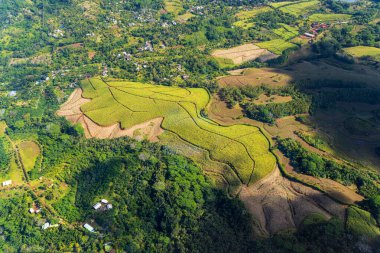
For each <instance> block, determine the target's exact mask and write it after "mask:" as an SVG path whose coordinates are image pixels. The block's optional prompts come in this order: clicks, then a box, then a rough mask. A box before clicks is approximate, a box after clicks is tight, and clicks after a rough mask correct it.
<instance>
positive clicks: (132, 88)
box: [81, 78, 276, 184]
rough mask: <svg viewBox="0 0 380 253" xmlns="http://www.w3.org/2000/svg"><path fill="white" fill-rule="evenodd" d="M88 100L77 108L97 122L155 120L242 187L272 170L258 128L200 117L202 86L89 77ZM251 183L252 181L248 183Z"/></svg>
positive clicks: (126, 123)
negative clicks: (223, 167)
mask: <svg viewBox="0 0 380 253" xmlns="http://www.w3.org/2000/svg"><path fill="white" fill-rule="evenodd" d="M82 87H83V89H84V93H83V95H84V96H86V98H88V99H91V102H88V103H86V104H83V105H82V106H81V110H82V111H83V113H84V114H85V115H86V116H87V117H89V118H90V119H91V120H92V121H94V122H95V123H96V124H99V125H101V126H105V127H107V126H110V125H114V124H115V123H120V125H121V127H122V128H123V129H128V128H131V127H133V126H135V125H137V124H140V123H142V122H146V121H148V120H150V119H154V118H163V121H162V123H161V126H162V128H163V129H165V130H167V131H168V132H170V133H173V134H175V135H176V136H178V138H180V139H181V140H183V141H185V142H188V143H190V144H192V145H194V146H196V147H199V148H200V149H203V150H206V151H207V152H208V153H209V156H210V158H211V159H212V160H214V161H217V162H221V163H224V164H226V165H228V166H229V167H230V168H231V170H232V172H233V173H235V174H236V176H237V178H238V179H239V180H240V183H242V184H250V183H253V182H254V181H256V180H259V179H260V178H262V177H264V176H265V175H267V174H269V173H270V172H271V171H272V170H273V169H274V168H275V164H276V162H275V158H274V156H273V155H272V153H271V152H270V151H269V145H270V144H269V141H268V140H267V139H266V137H265V136H264V135H263V134H262V133H261V132H260V129H259V128H257V127H253V126H247V125H233V126H222V125H219V124H217V123H216V122H214V121H211V120H209V119H206V118H204V117H202V116H201V113H200V112H201V110H202V109H203V108H206V106H207V104H208V103H209V100H210V97H209V94H208V93H207V91H206V90H204V89H201V88H190V89H185V88H178V87H165V86H157V85H149V84H142V83H135V82H127V81H119V80H110V81H108V82H106V81H103V80H101V79H99V78H92V79H89V80H86V81H84V82H83V83H82ZM253 179H254V180H253Z"/></svg>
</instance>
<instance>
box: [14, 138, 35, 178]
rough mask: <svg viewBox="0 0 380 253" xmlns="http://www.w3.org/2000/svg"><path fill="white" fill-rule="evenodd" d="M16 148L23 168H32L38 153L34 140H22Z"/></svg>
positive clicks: (27, 169) (28, 169)
mask: <svg viewBox="0 0 380 253" xmlns="http://www.w3.org/2000/svg"><path fill="white" fill-rule="evenodd" d="M18 148H19V152H20V158H21V160H22V163H23V164H24V167H25V170H26V171H30V170H32V169H33V168H34V164H35V163H36V160H37V157H38V156H39V154H40V148H39V146H38V145H37V144H36V143H35V142H34V141H23V142H21V143H20V144H19V145H18Z"/></svg>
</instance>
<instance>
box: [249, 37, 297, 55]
mask: <svg viewBox="0 0 380 253" xmlns="http://www.w3.org/2000/svg"><path fill="white" fill-rule="evenodd" d="M255 45H256V46H258V47H260V48H264V49H267V50H269V51H271V52H272V53H274V54H279V55H280V54H282V52H284V51H285V50H286V49H290V48H294V49H295V48H297V46H296V45H295V44H293V43H290V42H287V41H285V40H283V39H275V40H270V41H264V42H259V43H256V44H255Z"/></svg>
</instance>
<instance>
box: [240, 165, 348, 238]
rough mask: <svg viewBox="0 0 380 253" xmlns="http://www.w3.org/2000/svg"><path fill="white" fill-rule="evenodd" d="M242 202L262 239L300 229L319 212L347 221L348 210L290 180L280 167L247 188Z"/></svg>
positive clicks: (244, 188) (327, 217)
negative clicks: (301, 225)
mask: <svg viewBox="0 0 380 253" xmlns="http://www.w3.org/2000/svg"><path fill="white" fill-rule="evenodd" d="M240 199H241V200H242V201H243V203H244V205H245V207H246V208H247V210H248V212H249V213H250V214H251V215H252V217H253V220H254V224H253V228H254V233H255V234H256V235H258V236H268V235H272V234H275V233H279V232H281V231H287V230H292V229H296V228H297V227H298V226H299V225H300V224H301V223H302V221H303V220H304V219H305V218H306V217H307V216H309V215H311V214H315V213H318V214H320V215H323V216H324V217H326V219H329V218H331V217H333V216H335V217H339V218H341V219H344V215H345V209H346V206H345V205H342V204H339V203H337V202H335V201H334V200H332V199H331V198H330V197H328V196H327V195H326V194H324V193H322V192H320V191H317V190H314V189H312V188H310V187H308V186H305V185H303V184H301V183H298V182H293V181H290V180H288V179H286V178H285V177H283V176H282V175H281V173H280V170H279V169H278V168H277V169H275V170H274V171H273V173H272V174H271V175H269V176H267V177H266V178H264V179H262V180H261V181H259V182H257V183H255V184H254V185H252V186H249V187H247V186H244V187H243V188H242V190H241V192H240Z"/></svg>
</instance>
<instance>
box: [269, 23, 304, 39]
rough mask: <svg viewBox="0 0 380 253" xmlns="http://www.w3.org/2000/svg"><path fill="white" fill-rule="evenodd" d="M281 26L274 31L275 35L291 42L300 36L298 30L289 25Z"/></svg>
mask: <svg viewBox="0 0 380 253" xmlns="http://www.w3.org/2000/svg"><path fill="white" fill-rule="evenodd" d="M280 25H281V27H280V28H277V29H274V30H273V33H275V34H276V35H278V36H280V37H281V38H282V39H284V40H289V39H292V38H294V37H297V36H298V34H299V32H298V28H296V27H292V26H289V25H287V24H280Z"/></svg>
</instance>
